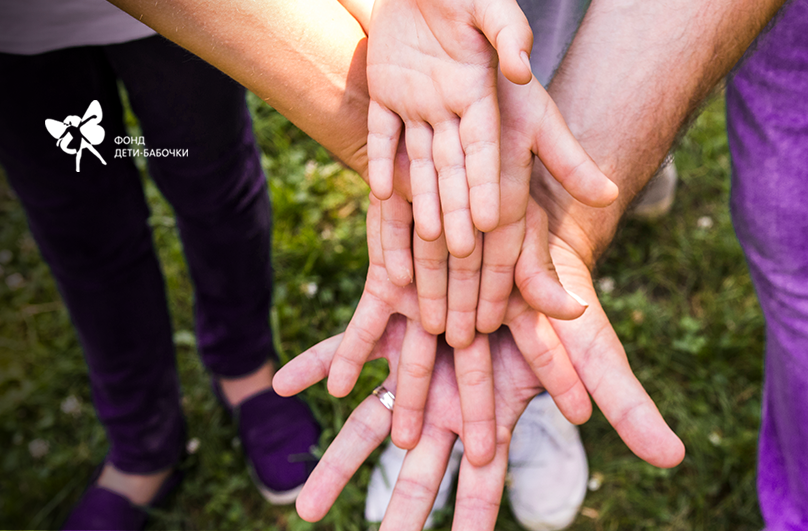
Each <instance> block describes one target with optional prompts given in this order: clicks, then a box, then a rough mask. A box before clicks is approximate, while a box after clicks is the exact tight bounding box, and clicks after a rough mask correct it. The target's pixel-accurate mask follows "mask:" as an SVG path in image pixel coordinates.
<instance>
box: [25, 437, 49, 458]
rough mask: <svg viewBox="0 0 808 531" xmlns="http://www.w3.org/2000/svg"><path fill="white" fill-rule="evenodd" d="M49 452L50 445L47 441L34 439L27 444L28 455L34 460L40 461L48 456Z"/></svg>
mask: <svg viewBox="0 0 808 531" xmlns="http://www.w3.org/2000/svg"><path fill="white" fill-rule="evenodd" d="M49 451H50V444H49V443H48V441H43V440H42V439H34V440H33V441H31V442H29V443H28V453H30V454H31V457H33V458H34V459H41V458H43V457H45V456H46V455H48V452H49Z"/></svg>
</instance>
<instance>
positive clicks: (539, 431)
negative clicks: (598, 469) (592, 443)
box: [505, 393, 589, 531]
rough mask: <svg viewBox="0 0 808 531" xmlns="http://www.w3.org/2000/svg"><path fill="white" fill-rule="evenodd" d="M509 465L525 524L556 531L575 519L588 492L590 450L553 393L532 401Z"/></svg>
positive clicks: (511, 493) (511, 492)
mask: <svg viewBox="0 0 808 531" xmlns="http://www.w3.org/2000/svg"><path fill="white" fill-rule="evenodd" d="M508 469H509V470H508V477H507V480H506V483H505V484H506V485H507V486H508V499H509V500H510V503H511V509H512V510H513V514H514V516H516V519H517V520H518V521H519V523H520V524H522V526H524V527H525V528H526V529H529V530H530V531H556V530H560V529H564V528H566V527H567V526H569V525H570V524H571V523H572V521H573V520H575V517H576V516H577V515H578V510H579V509H580V507H581V504H582V503H583V501H584V496H585V495H586V483H587V479H588V474H589V467H588V466H587V464H586V452H585V451H584V447H583V444H581V439H580V437H579V436H578V428H577V426H575V425H574V424H571V423H570V422H569V421H568V420H567V419H566V418H564V415H562V414H561V411H559V410H558V408H557V407H556V405H555V402H553V398H552V397H551V396H550V395H549V394H547V393H543V394H541V395H539V396H537V397H535V398H534V399H533V400H531V402H530V404H528V406H527V409H526V410H525V412H524V413H523V414H522V417H521V418H520V419H519V421H518V422H517V423H516V428H515V429H514V430H513V438H512V439H511V448H510V453H509V455H508Z"/></svg>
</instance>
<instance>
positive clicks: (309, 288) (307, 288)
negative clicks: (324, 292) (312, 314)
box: [300, 282, 320, 298]
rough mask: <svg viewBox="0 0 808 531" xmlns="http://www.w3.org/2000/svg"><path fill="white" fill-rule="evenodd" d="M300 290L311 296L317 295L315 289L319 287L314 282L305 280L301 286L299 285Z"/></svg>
mask: <svg viewBox="0 0 808 531" xmlns="http://www.w3.org/2000/svg"><path fill="white" fill-rule="evenodd" d="M300 289H301V291H302V292H303V293H304V294H305V295H306V297H308V298H312V297H314V296H315V295H317V290H318V289H320V288H319V287H318V286H317V283H315V282H306V283H305V284H303V285H302V286H300Z"/></svg>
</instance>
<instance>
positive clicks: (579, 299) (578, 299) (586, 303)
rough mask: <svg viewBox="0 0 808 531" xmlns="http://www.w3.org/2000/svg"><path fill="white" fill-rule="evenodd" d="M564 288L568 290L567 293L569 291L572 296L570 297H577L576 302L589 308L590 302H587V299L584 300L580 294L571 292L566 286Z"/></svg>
mask: <svg viewBox="0 0 808 531" xmlns="http://www.w3.org/2000/svg"><path fill="white" fill-rule="evenodd" d="M564 289H565V290H566V292H567V293H569V296H570V297H572V298H573V299H575V302H577V303H578V304H580V305H581V306H583V307H584V308H589V303H588V302H586V301H585V300H583V299H582V298H581V297H580V296H578V295H576V294H575V293H573V292H571V291H570V290H568V289H567V288H564Z"/></svg>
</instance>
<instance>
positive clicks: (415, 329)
mask: <svg viewBox="0 0 808 531" xmlns="http://www.w3.org/2000/svg"><path fill="white" fill-rule="evenodd" d="M437 341H438V338H437V336H434V335H432V334H429V333H427V332H426V331H425V330H424V329H423V328H422V327H421V323H419V322H418V321H414V320H410V321H408V322H407V332H406V334H405V335H404V344H403V345H402V347H401V358H400V359H399V364H398V378H397V381H398V385H397V388H398V389H399V392H398V394H397V395H396V405H395V408H394V409H393V432H392V438H393V443H394V444H395V445H396V446H398V447H399V448H405V449H410V448H414V447H415V445H416V444H417V443H418V439H419V437H420V436H421V428H422V427H423V423H424V408H425V407H426V397H427V395H428V394H429V382H430V381H431V380H432V369H433V368H434V366H435V351H436V350H437Z"/></svg>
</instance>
